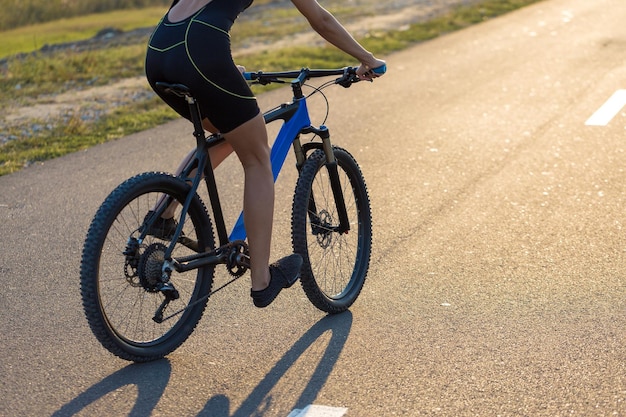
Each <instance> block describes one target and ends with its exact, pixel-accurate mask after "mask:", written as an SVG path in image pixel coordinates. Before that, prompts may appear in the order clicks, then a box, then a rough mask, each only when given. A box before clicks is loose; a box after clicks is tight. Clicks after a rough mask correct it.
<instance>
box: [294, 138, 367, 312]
mask: <svg viewBox="0 0 626 417" xmlns="http://www.w3.org/2000/svg"><path fill="white" fill-rule="evenodd" d="M333 151H334V154H335V158H336V159H337V170H338V173H339V183H340V189H341V191H342V194H343V199H344V201H345V206H346V211H347V215H348V221H349V226H350V228H349V230H347V231H341V230H339V215H338V211H337V204H336V202H335V198H334V194H333V191H332V187H331V181H330V176H329V171H328V167H327V166H326V157H325V154H324V152H323V151H321V150H316V151H315V152H313V154H311V156H310V157H309V158H307V160H306V161H305V163H304V165H303V167H302V170H301V172H300V176H299V178H298V183H297V185H296V191H295V195H294V200H293V208H292V220H291V226H292V242H293V247H294V252H296V253H299V254H300V255H302V257H303V259H304V264H303V267H302V275H301V283H302V287H303V289H304V292H305V293H306V295H307V297H308V298H309V300H310V301H311V303H313V305H315V306H316V307H317V308H319V309H320V310H323V311H325V312H328V313H332V314H334V313H340V312H342V311H345V310H347V309H348V308H349V307H350V306H351V305H352V303H354V302H355V301H356V299H357V297H358V296H359V294H360V292H361V289H362V288H363V284H364V283H365V278H366V275H367V271H368V268H369V261H370V254H371V249H372V219H371V212H370V204H369V197H368V194H367V188H366V186H365V181H364V179H363V174H362V173H361V170H360V169H359V166H358V165H357V163H356V161H355V160H354V158H353V157H352V155H350V154H349V153H348V152H347V151H346V150H344V149H341V148H338V147H333Z"/></svg>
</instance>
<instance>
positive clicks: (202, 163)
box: [80, 67, 384, 362]
mask: <svg viewBox="0 0 626 417" xmlns="http://www.w3.org/2000/svg"><path fill="white" fill-rule="evenodd" d="M376 71H377V72H379V73H382V72H384V68H379V69H376ZM244 75H245V77H246V79H248V80H250V81H251V82H252V83H258V84H262V85H266V84H270V83H286V82H287V81H285V80H291V81H290V83H291V90H292V92H293V100H292V101H291V102H289V103H285V104H281V105H279V106H277V107H275V108H273V109H271V110H269V111H267V112H265V113H264V118H265V122H266V123H270V122H273V121H276V120H282V121H283V122H284V124H283V126H282V127H281V129H280V131H279V133H278V136H277V138H276V140H275V142H274V144H273V146H272V149H271V156H270V158H271V162H272V172H273V175H274V180H276V178H277V177H278V174H279V172H280V171H281V169H282V167H283V163H284V161H285V159H286V157H287V154H288V152H289V149H290V148H292V149H293V152H294V154H295V160H296V168H297V170H298V179H297V183H296V186H295V192H294V197H293V204H292V217H291V226H292V233H291V239H292V244H293V251H294V253H298V254H300V255H301V256H302V258H303V260H304V263H303V266H302V270H301V277H300V282H301V285H302V288H303V290H304V292H305V293H306V295H307V297H308V299H309V300H310V301H311V303H312V304H313V305H314V306H315V307H317V308H318V309H320V310H322V311H324V312H327V313H329V314H336V313H340V312H342V311H345V310H346V309H348V308H349V307H350V306H351V305H352V304H353V303H354V302H355V301H356V299H357V297H358V296H359V294H360V292H361V289H362V288H363V285H364V282H365V278H366V275H367V271H368V268H369V262H370V252H371V246H372V220H371V211H370V203H369V196H368V192H367V188H366V185H365V180H364V179H363V175H362V173H361V170H360V168H359V166H358V164H357V162H356V161H355V159H354V158H353V156H352V155H351V154H350V153H349V152H348V151H347V150H345V149H342V148H340V147H337V146H335V145H332V143H331V141H330V134H329V131H328V129H327V128H326V127H325V126H324V125H323V124H322V125H321V126H319V127H314V126H313V125H311V121H310V118H309V112H308V109H307V98H308V97H310V96H311V95H313V94H322V96H324V94H323V93H322V90H324V89H325V88H327V87H328V86H331V85H341V86H343V87H346V88H347V87H350V86H351V85H352V84H354V83H356V82H358V81H359V78H358V77H357V75H356V68H354V67H346V68H340V69H330V70H320V69H306V68H305V69H302V70H299V71H286V72H249V73H245V74H244ZM337 76H338V78H334V77H337ZM318 77H333V79H331V80H329V81H326V82H324V83H323V84H322V85H320V86H317V87H313V89H312V93H310V94H309V95H305V94H304V93H303V87H305V86H307V85H306V84H305V83H306V81H307V80H309V79H311V78H318ZM157 88H160V89H162V91H164V92H166V93H168V94H176V95H178V96H180V97H184V98H185V99H186V101H187V103H188V104H189V107H190V110H191V121H192V123H193V126H194V133H193V135H194V137H195V139H196V146H197V151H196V154H195V157H194V158H192V159H191V160H190V162H189V163H188V164H187V165H186V167H185V168H184V169H183V170H182V172H181V174H179V175H177V176H173V175H171V174H167V173H163V172H147V173H143V174H139V175H136V176H134V177H132V178H130V179H128V180H126V181H125V182H123V183H122V184H120V185H119V186H118V187H117V188H115V190H113V191H112V192H111V194H109V196H108V197H107V198H106V199H105V200H104V202H103V203H102V205H101V206H100V208H99V209H98V210H97V212H96V214H95V216H94V218H93V220H92V222H91V225H90V227H89V230H88V232H87V236H86V239H85V243H84V247H83V253H82V260H81V267H80V285H81V296H82V302H83V308H84V312H85V315H86V317H87V320H88V322H89V325H90V328H91V330H92V331H93V333H94V335H95V336H96V338H97V339H98V341H99V342H100V343H101V344H102V345H103V346H104V347H105V348H106V349H108V350H109V351H110V352H112V353H113V354H115V355H117V356H119V357H120V358H123V359H126V360H129V361H134V362H146V361H151V360H156V359H160V358H162V357H164V356H166V355H167V354H169V353H171V352H173V351H174V350H175V349H177V348H178V347H179V346H180V345H181V344H182V343H183V342H184V341H185V340H186V339H187V338H188V337H189V336H190V335H191V333H192V332H193V331H194V329H195V327H196V325H197V324H198V322H199V320H200V318H201V316H202V314H203V312H204V309H205V307H206V305H207V302H208V300H209V298H210V297H211V296H212V295H214V294H215V293H217V292H218V291H220V290H222V289H223V288H225V287H226V286H227V285H230V284H232V283H233V282H234V281H236V280H237V279H238V278H240V277H241V276H242V275H244V274H245V273H246V271H247V270H248V269H249V267H250V265H249V254H248V246H247V243H246V231H245V227H244V224H243V213H241V214H240V216H239V218H238V220H237V221H236V223H235V225H234V227H233V229H232V231H231V232H230V234H228V233H227V229H226V225H225V221H224V216H223V212H222V207H221V204H220V197H219V193H218V189H217V185H216V180H215V176H214V173H213V170H212V168H211V163H210V161H209V158H208V150H209V148H211V147H212V146H216V145H218V144H219V143H221V142H222V141H224V138H223V137H222V136H221V135H219V134H214V135H210V136H207V135H206V133H205V131H204V129H203V127H202V122H201V115H200V111H199V108H198V104H197V100H196V99H195V98H194V97H193V92H192V91H190V90H189V88H187V87H186V86H184V85H181V84H168V83H158V84H157ZM324 98H326V97H325V96H324ZM326 104H327V115H328V100H326ZM306 139H308V140H306ZM202 181H204V182H205V184H206V189H207V192H208V197H209V200H210V204H211V208H212V214H213V220H212V219H211V217H210V215H209V213H208V211H207V209H206V206H205V204H204V202H203V201H202V199H201V198H200V196H199V195H198V192H197V190H198V187H199V186H200V183H201V182H202ZM172 204H174V205H177V209H176V215H175V216H174V219H176V221H170V222H169V223H168V224H164V223H165V220H163V219H162V218H161V214H162V213H163V212H164V210H165V209H166V208H167V207H171V205H172ZM215 233H217V239H218V241H217V244H216V241H215ZM217 265H224V266H225V268H226V270H227V271H228V274H229V275H230V277H229V278H228V279H227V280H226V283H225V284H223V285H222V286H220V287H219V288H216V289H213V288H212V287H213V278H214V273H215V267H216V266H217Z"/></svg>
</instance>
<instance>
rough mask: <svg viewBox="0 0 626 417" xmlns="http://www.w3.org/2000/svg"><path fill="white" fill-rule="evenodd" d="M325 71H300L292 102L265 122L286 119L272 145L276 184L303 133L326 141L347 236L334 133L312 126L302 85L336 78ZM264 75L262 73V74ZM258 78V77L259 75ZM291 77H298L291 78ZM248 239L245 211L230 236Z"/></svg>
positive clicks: (298, 149)
mask: <svg viewBox="0 0 626 417" xmlns="http://www.w3.org/2000/svg"><path fill="white" fill-rule="evenodd" d="M324 72H325V71H324V70H317V71H309V70H306V69H303V70H302V71H299V72H298V76H297V79H295V80H294V81H292V83H291V87H292V89H293V92H294V98H293V101H292V102H291V103H287V104H283V105H282V106H280V107H279V108H277V109H274V110H270V111H268V112H266V113H265V114H264V115H263V117H264V119H265V124H269V123H271V122H274V121H276V120H283V121H284V122H285V123H284V124H283V126H282V127H281V129H280V131H279V132H278V135H277V137H276V140H275V141H274V144H273V145H272V149H271V153H270V160H271V163H272V174H273V176H274V182H276V180H277V178H278V174H279V173H280V171H281V169H282V167H283V165H284V163H285V160H286V158H287V153H288V152H289V148H291V147H292V145H293V144H294V142H296V141H298V139H299V137H300V134H303V133H314V134H316V135H318V136H320V138H321V139H322V144H321V147H322V149H323V150H324V153H325V154H326V160H327V164H328V167H329V178H330V181H331V186H332V191H333V195H334V197H335V201H336V203H337V211H338V214H339V220H340V223H339V228H338V230H336V231H338V232H339V233H345V232H347V231H348V230H349V223H348V216H347V213H346V208H345V203H344V199H343V193H342V190H341V186H340V183H339V176H338V172H337V166H336V161H335V157H334V154H333V151H332V146H331V144H330V134H329V133H328V129H327V128H326V126H320V128H319V129H317V128H315V127H313V126H312V125H311V120H310V117H309V110H308V107H307V103H306V97H305V96H304V95H303V93H302V85H303V83H304V81H305V80H306V78H307V77H308V76H309V75H310V74H319V75H317V76H321V75H336V74H337V73H336V72H332V71H327V72H328V73H327V74H325V73H324ZM250 74H252V73H246V74H245V76H246V78H247V79H252V78H251V75H250ZM276 74H277V77H279V76H285V77H290V74H294V73H293V72H291V73H276ZM259 75H260V74H259ZM259 75H256V76H259ZM264 75H265V76H272V73H265V74H264ZM291 78H294V77H293V76H291ZM314 146H315V147H320V144H315V145H314ZM295 147H296V156H297V158H298V159H300V158H301V159H302V160H298V161H297V163H298V167H299V166H300V165H301V164H302V163H303V162H304V159H306V155H304V154H303V153H302V149H301V146H300V144H299V143H298V144H297V145H295ZM309 204H310V206H311V207H310V208H311V209H312V212H315V203H314V201H313V196H311V202H310V203H309ZM245 239H246V230H245V227H244V222H243V211H242V212H241V213H240V214H239V218H238V219H237V222H236V223H235V226H234V227H233V230H232V232H231V234H230V240H231V241H234V240H245Z"/></svg>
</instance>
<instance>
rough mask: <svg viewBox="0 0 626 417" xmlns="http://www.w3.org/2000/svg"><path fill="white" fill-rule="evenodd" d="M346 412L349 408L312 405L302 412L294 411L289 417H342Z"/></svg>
mask: <svg viewBox="0 0 626 417" xmlns="http://www.w3.org/2000/svg"><path fill="white" fill-rule="evenodd" d="M346 412H348V409H347V408H338V407H328V406H326V405H313V404H311V405H307V406H306V407H304V408H303V409H302V410H293V411H292V412H291V413H289V415H288V416H287V417H342V416H343V415H344V414H346Z"/></svg>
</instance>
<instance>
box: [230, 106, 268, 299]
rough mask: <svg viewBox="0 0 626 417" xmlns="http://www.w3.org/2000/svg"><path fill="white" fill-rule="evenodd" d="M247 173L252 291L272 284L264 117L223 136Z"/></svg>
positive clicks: (246, 216) (246, 210)
mask: <svg viewBox="0 0 626 417" xmlns="http://www.w3.org/2000/svg"><path fill="white" fill-rule="evenodd" d="M224 137H225V138H226V141H227V143H229V144H230V145H231V146H232V149H234V151H235V153H236V154H237V156H238V157H239V160H240V161H241V164H242V166H243V170H244V176H245V178H244V197H243V216H244V224H245V227H246V232H247V235H248V246H249V250H250V272H251V275H252V289H253V290H262V289H264V288H266V287H267V286H268V284H269V282H270V275H269V257H270V246H271V239H272V224H273V216H274V177H273V175H272V165H271V162H270V148H269V145H268V140H267V131H266V129H265V120H264V119H263V115H261V114H259V115H257V116H256V117H254V118H253V119H252V120H249V121H248V122H246V123H244V124H243V125H241V126H239V127H237V128H236V129H234V130H233V131H231V132H229V133H227V134H225V135H224Z"/></svg>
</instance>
